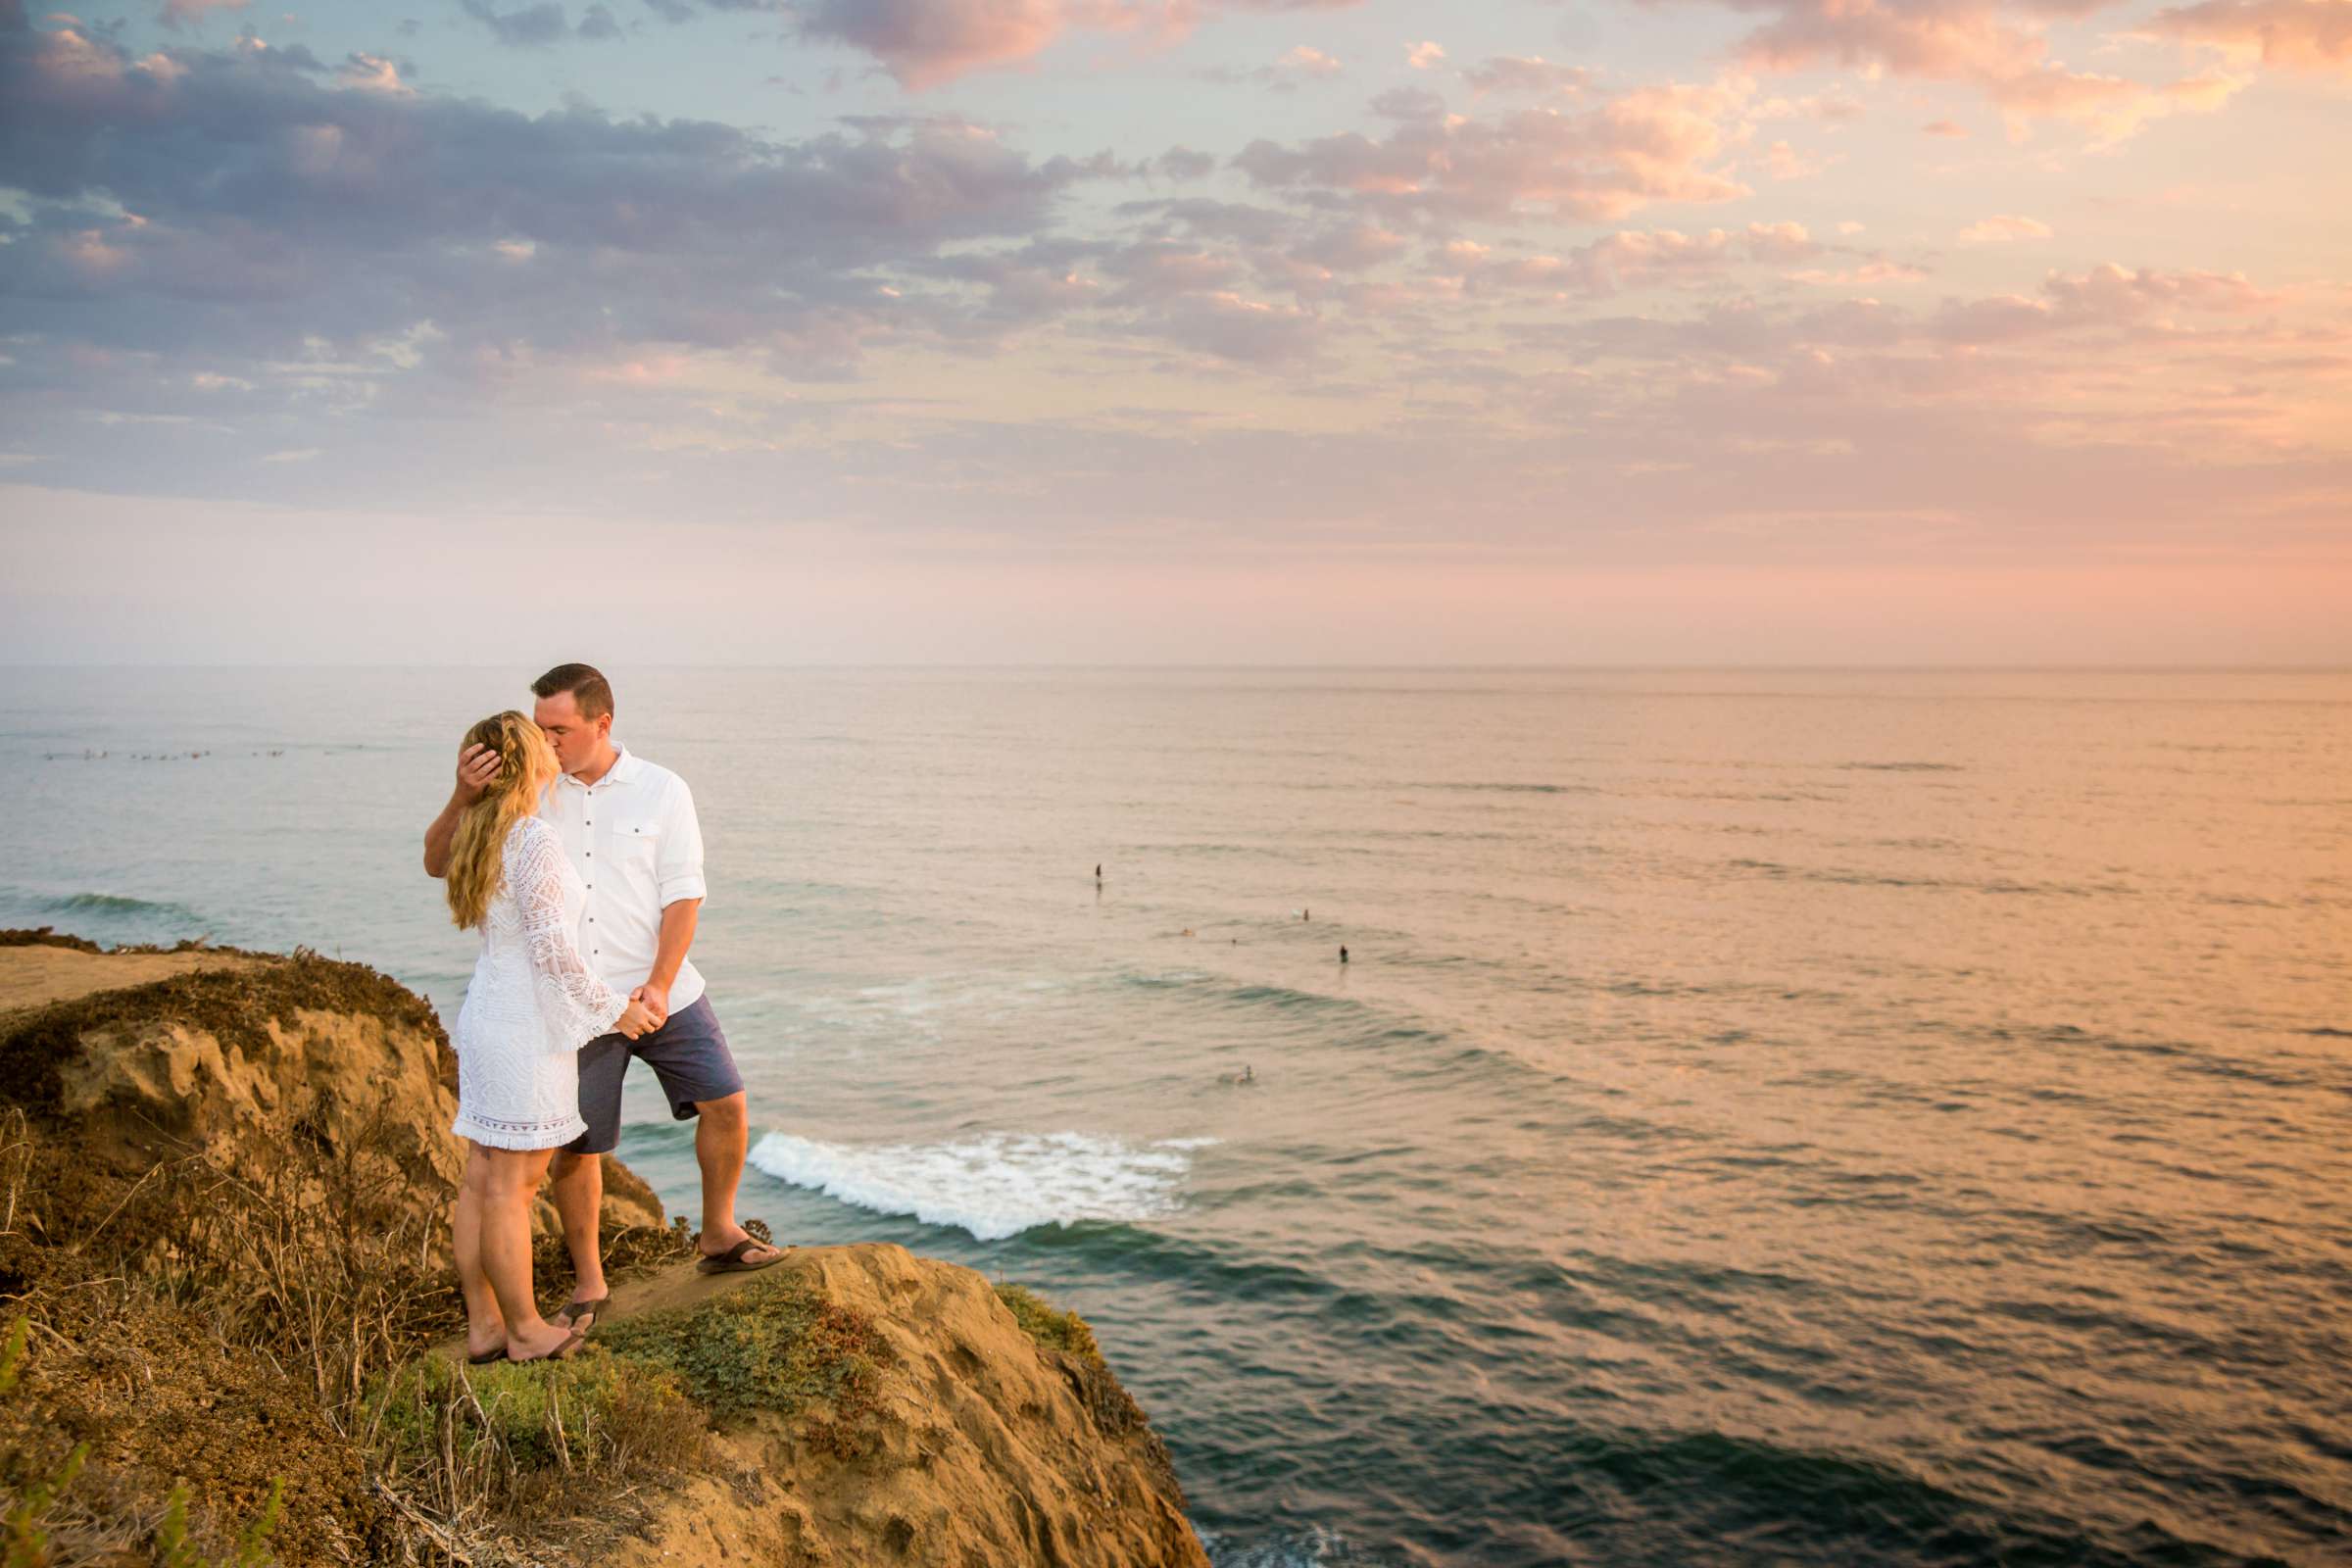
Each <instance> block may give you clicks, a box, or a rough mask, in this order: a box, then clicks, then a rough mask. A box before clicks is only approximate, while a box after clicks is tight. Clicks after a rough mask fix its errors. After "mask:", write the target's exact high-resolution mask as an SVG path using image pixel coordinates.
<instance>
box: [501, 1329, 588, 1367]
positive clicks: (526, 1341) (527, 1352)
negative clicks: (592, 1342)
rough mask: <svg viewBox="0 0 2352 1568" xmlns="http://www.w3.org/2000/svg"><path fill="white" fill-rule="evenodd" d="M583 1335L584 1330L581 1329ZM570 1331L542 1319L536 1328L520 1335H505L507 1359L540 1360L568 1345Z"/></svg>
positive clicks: (570, 1337)
mask: <svg viewBox="0 0 2352 1568" xmlns="http://www.w3.org/2000/svg"><path fill="white" fill-rule="evenodd" d="M580 1333H582V1334H583V1335H584V1334H585V1333H586V1330H581V1331H580ZM572 1338H573V1336H572V1334H571V1332H569V1331H567V1330H564V1329H560V1328H558V1327H556V1325H555V1324H553V1323H549V1322H545V1321H542V1322H541V1323H540V1324H539V1326H538V1327H537V1328H536V1329H533V1330H531V1331H529V1332H528V1333H526V1334H522V1335H509V1336H508V1337H507V1359H508V1360H510V1361H541V1360H545V1359H546V1358H547V1357H549V1356H551V1355H553V1354H555V1353H556V1352H557V1351H559V1350H561V1349H563V1348H564V1346H566V1345H568V1344H569V1343H570V1342H571V1340H572Z"/></svg>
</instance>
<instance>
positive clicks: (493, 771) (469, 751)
mask: <svg viewBox="0 0 2352 1568" xmlns="http://www.w3.org/2000/svg"><path fill="white" fill-rule="evenodd" d="M498 768H499V757H498V753H497V751H496V750H495V749H493V748H491V747H488V746H484V745H482V744H481V743H480V742H478V741H477V742H475V743H474V744H473V745H471V746H468V747H466V749H465V750H464V751H462V752H460V753H459V754H458V789H457V796H458V800H459V802H460V803H461V804H462V805H466V806H471V805H472V804H473V803H474V802H476V801H478V800H480V799H481V798H482V792H483V791H484V790H486V789H488V788H489V787H490V783H491V781H492V780H493V779H495V778H497V777H498Z"/></svg>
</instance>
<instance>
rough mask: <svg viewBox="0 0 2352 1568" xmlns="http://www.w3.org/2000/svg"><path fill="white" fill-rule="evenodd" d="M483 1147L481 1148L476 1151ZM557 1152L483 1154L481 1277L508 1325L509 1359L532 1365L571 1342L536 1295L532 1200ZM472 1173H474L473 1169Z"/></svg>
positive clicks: (497, 1151) (479, 1197)
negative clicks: (533, 1288) (549, 1318)
mask: <svg viewBox="0 0 2352 1568" xmlns="http://www.w3.org/2000/svg"><path fill="white" fill-rule="evenodd" d="M477 1147H478V1146H477ZM554 1152H555V1151H554V1150H552V1149H483V1150H482V1151H481V1153H482V1161H481V1170H482V1182H481V1186H480V1188H479V1189H478V1190H477V1200H476V1201H478V1202H479V1203H480V1204H481V1254H482V1273H483V1274H484V1275H485V1276H486V1277H487V1278H488V1279H489V1282H490V1289H491V1291H492V1292H493V1293H494V1294H495V1295H496V1296H497V1298H498V1310H499V1314H500V1315H501V1316H502V1317H504V1318H505V1319H506V1321H507V1354H508V1355H509V1356H510V1357H511V1358H513V1359H515V1360H517V1361H528V1360H532V1359H534V1358H536V1357H538V1356H542V1355H545V1354H547V1352H548V1351H550V1350H552V1349H554V1348H556V1347H557V1346H559V1345H562V1344H563V1343H564V1340H566V1339H567V1338H569V1335H568V1333H567V1332H566V1331H565V1330H563V1329H560V1328H558V1327H556V1326H555V1325H554V1324H552V1323H550V1322H548V1321H547V1319H545V1318H543V1317H541V1316H540V1315H539V1301H538V1299H537V1298H536V1297H535V1296H534V1295H533V1294H532V1292H531V1195H532V1194H534V1193H536V1192H537V1191H538V1190H539V1179H540V1177H542V1176H544V1175H545V1174H546V1173H547V1161H548V1156H549V1155H551V1154H553V1153H554ZM468 1168H469V1169H470V1167H468Z"/></svg>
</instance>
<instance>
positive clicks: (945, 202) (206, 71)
mask: <svg viewBox="0 0 2352 1568" xmlns="http://www.w3.org/2000/svg"><path fill="white" fill-rule="evenodd" d="M399 86H400V84H399V83H398V73H397V72H396V71H395V70H394V69H393V68H392V67H390V66H389V64H388V63H386V62H383V61H381V60H378V59H375V58H374V57H369V56H355V57H353V59H352V61H351V62H349V63H347V65H346V66H345V67H344V68H343V69H342V70H341V71H340V72H339V73H330V72H328V70H327V69H326V68H325V67H324V66H322V65H321V64H319V62H318V61H316V60H314V59H311V58H310V57H309V56H308V55H307V54H303V53H297V52H295V51H286V50H273V49H266V48H262V47H259V46H258V44H257V45H256V46H254V47H238V48H233V49H229V50H223V51H202V50H182V51H178V52H175V53H174V54H173V55H172V56H170V57H164V56H152V57H148V58H146V59H133V58H132V57H130V56H129V55H128V54H127V53H126V52H125V51H123V50H122V49H121V48H119V47H118V46H116V45H115V44H113V43H110V42H107V41H104V40H101V39H96V38H93V37H90V36H87V35H85V34H83V33H81V32H79V31H77V30H75V29H73V28H57V29H53V30H47V31H33V30H26V31H20V32H0V185H5V186H11V187H14V188H16V189H18V190H21V191H23V192H25V193H26V197H27V198H28V200H29V208H28V216H27V217H26V218H25V219H24V220H23V221H21V222H14V223H13V224H12V226H11V227H10V229H9V231H8V232H9V238H10V240H11V243H7V244H0V337H7V336H9V335H11V334H17V335H20V336H21V337H24V338H25V339H26V340H28V341H35V342H41V343H50V342H55V343H61V344H62V343H81V344H87V345H93V346H97V347H101V348H103V347H105V346H109V345H137V346H138V347H139V348H141V349H142V350H146V351H161V352H167V353H173V354H179V353H185V354H189V355H203V356H205V357H206V360H207V363H208V364H210V363H214V362H217V361H219V360H220V359H221V358H224V357H226V358H230V359H234V358H236V357H238V356H242V357H244V358H245V359H246V360H248V361H251V362H264V361H267V362H274V363H280V364H286V365H296V364H302V363H312V364H314V366H316V364H318V363H320V362H319V354H318V353H314V351H313V350H312V349H311V348H310V347H309V346H308V345H310V344H312V343H313V342H314V341H316V342H318V343H319V344H322V345H324V349H322V350H321V351H319V352H320V353H324V354H327V355H330V356H331V357H333V358H334V359H336V360H337V361H338V363H343V364H347V365H354V366H358V367H360V368H358V369H354V370H350V371H334V372H329V371H326V370H323V369H319V368H312V369H309V370H304V371H301V372H299V373H300V375H302V376H304V377H307V378H310V379H313V380H321V378H323V381H322V384H324V382H331V383H333V384H334V385H338V386H342V387H344V388H345V389H346V392H348V391H349V389H350V388H352V387H354V386H356V385H357V384H358V383H359V382H360V381H364V380H366V379H367V378H368V377H370V376H373V377H376V378H379V379H380V378H381V377H382V376H383V375H384V374H386V373H388V372H389V371H390V370H391V369H394V368H397V362H395V361H391V360H385V359H382V358H380V357H379V358H369V357H368V355H367V354H366V353H365V352H362V351H360V350H359V349H358V348H356V347H355V345H364V344H367V343H369V342H375V341H388V340H390V339H391V338H392V337H393V336H395V335H397V334H401V333H406V332H409V331H411V330H412V329H413V328H414V327H415V326H416V325H417V322H418V321H419V320H430V321H431V322H432V323H434V327H435V330H436V332H437V334H438V336H437V337H434V338H432V339H430V340H427V341H422V342H420V343H419V345H418V346H417V348H416V349H415V350H414V354H413V359H414V360H415V361H416V362H417V363H421V364H422V365H424V366H426V367H428V368H433V369H434V370H436V371H437V372H438V373H442V374H447V375H450V376H453V377H457V378H460V379H465V380H471V381H474V382H476V383H478V384H490V383H492V382H496V381H501V380H506V379H511V378H512V377H513V376H514V375H515V374H516V373H517V372H518V370H520V369H524V368H528V367H532V366H543V365H545V364H547V363H548V362H549V359H550V356H558V357H560V356H564V355H571V354H582V353H592V352H593V353H606V352H609V350H610V348H611V346H612V345H613V344H617V343H632V342H641V341H656V342H669V343H676V344H682V345H692V346H701V347H716V348H734V349H742V350H744V351H746V352H751V353H770V354H775V355H780V356H788V357H789V361H790V364H791V366H792V367H793V368H795V369H801V370H815V371H822V372H824V373H836V372H837V371H838V370H839V368H841V367H842V366H843V365H844V364H847V363H851V362H852V361H854V359H855V357H856V356H857V355H858V354H860V353H862V352H863V350H864V349H865V347H867V346H869V345H870V344H872V343H873V342H875V341H878V340H881V339H884V338H887V337H891V336H911V337H916V338H923V339H931V340H937V339H942V338H946V339H953V338H956V337H958V336H960V335H964V334H968V333H970V332H973V331H984V330H986V329H987V325H986V322H985V321H984V320H981V319H979V318H978V317H977V316H976V315H975V308H974V306H973V305H972V304H970V303H968V302H965V301H963V300H962V299H961V298H960V297H958V296H957V295H956V294H954V293H947V294H935V295H926V294H924V293H922V292H921V291H920V290H919V289H907V288H902V289H900V290H899V291H898V292H896V293H892V292H890V291H889V289H888V287H887V285H888V284H889V282H890V278H889V276H888V275H887V274H889V273H890V272H891V271H892V270H893V269H902V270H904V269H910V268H912V267H914V266H915V265H916V264H919V263H921V262H923V261H924V260H926V259H928V258H931V257H933V256H936V255H937V254H939V253H940V252H941V251H942V250H943V249H945V248H947V247H952V246H956V245H960V244H970V243H974V242H983V241H1001V240H1015V241H1018V240H1023V239H1027V238H1029V237H1031V236H1032V235H1034V234H1035V233H1036V232H1037V231H1039V230H1041V229H1043V228H1046V227H1049V226H1051V224H1052V222H1053V221H1054V208H1055V204H1056V202H1057V200H1058V198H1059V197H1060V195H1061V194H1062V193H1063V192H1064V191H1066V190H1068V189H1069V188H1070V186H1071V185H1073V184H1074V183H1076V182H1077V181H1080V180H1084V179H1091V178H1099V177H1104V176H1109V175H1115V174H1118V173H1121V172H1123V171H1120V170H1119V169H1118V168H1117V167H1116V166H1115V165H1113V164H1111V163H1110V162H1109V161H1108V160H1107V159H1102V158H1098V159H1094V160H1087V161H1077V160H1071V159H1066V158H1054V159H1050V160H1046V161H1044V162H1042V163H1041V162H1037V161H1033V160H1032V159H1030V158H1029V157H1027V156H1026V155H1024V154H1022V153H1020V152H1018V151H1015V150H1014V149H1012V148H1011V147H1008V146H1007V145H1005V142H1004V141H1003V140H1002V139H1000V138H999V137H998V136H997V135H996V134H995V133H994V132H993V131H990V130H988V129H986V128H984V127H980V126H975V125H971V124H969V123H962V122H957V121H952V120H901V121H888V122H872V123H862V124H857V125H853V126H851V127H850V128H848V129H846V130H838V131H833V132H828V133H826V134H822V135H817V136H812V137H808V138H804V139H800V140H791V141H780V140H773V139H769V138H766V137H764V136H761V135H759V134H756V133H753V132H749V131H745V130H741V129H738V128H736V127H733V126H729V125H723V124H716V123H707V122H694V121H657V120H653V119H650V118H649V119H641V120H634V121H627V122H621V121H614V120H612V119H610V118H608V117H606V116H604V115H601V114H598V113H596V112H594V111H592V110H588V109H580V108H575V109H568V110H564V111H560V112H555V113H549V114H544V115H539V116H528V115H522V114H518V113H515V112H511V111H506V110H501V109H496V108H493V107H491V106H489V105H487V104H484V103H481V102H478V101H473V100H462V99H455V98H448V97H438V96H429V95H422V94H418V93H416V92H413V91H408V90H405V87H403V88H401V89H400V90H395V88H396V87H399ZM845 356H846V357H847V358H846V359H845V358H844V357H845ZM288 373H289V375H292V374H294V373H296V372H288ZM338 376H339V377H340V379H339V380H337V379H336V377H338ZM336 395H338V396H341V395H344V394H343V393H337V394H336ZM351 395H357V394H356V393H352V394H351Z"/></svg>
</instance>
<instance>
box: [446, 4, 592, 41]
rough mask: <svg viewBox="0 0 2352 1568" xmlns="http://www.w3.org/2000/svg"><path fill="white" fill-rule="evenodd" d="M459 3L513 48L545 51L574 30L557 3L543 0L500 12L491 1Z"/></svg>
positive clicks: (471, 15)
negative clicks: (543, 49)
mask: <svg viewBox="0 0 2352 1568" xmlns="http://www.w3.org/2000/svg"><path fill="white" fill-rule="evenodd" d="M458 4H459V6H460V8H461V9H463V10H464V11H465V13H466V15H467V16H469V17H471V18H473V20H474V21H476V22H478V23H480V24H481V25H483V26H485V27H488V28H489V29H490V32H491V35H492V36H494V37H495V38H497V39H498V41H499V42H500V43H502V44H505V45H506V46H507V47H508V48H510V49H539V48H545V47H546V46H547V45H549V44H552V43H560V42H562V41H563V40H564V38H565V37H566V36H568V35H569V34H570V31H571V24H570V23H569V22H567V21H565V20H564V8H563V7H562V6H561V5H558V4H556V0H541V3H540V4H538V5H528V6H523V7H522V8H520V9H519V10H515V11H500V10H499V9H497V7H496V6H494V5H492V4H491V3H490V0H458Z"/></svg>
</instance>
